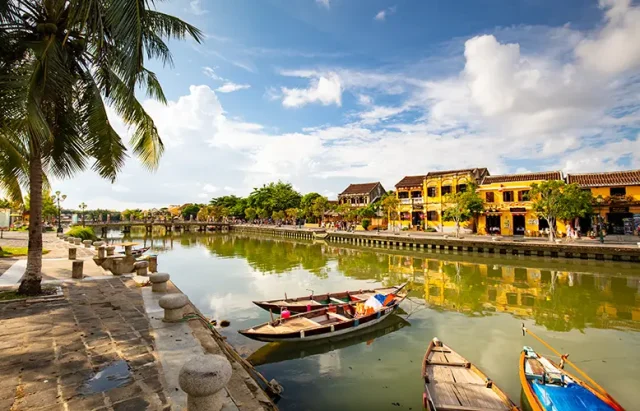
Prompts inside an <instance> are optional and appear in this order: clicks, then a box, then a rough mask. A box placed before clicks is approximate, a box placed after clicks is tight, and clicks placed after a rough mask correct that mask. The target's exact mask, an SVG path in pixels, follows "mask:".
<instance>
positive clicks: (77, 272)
mask: <svg viewBox="0 0 640 411" xmlns="http://www.w3.org/2000/svg"><path fill="white" fill-rule="evenodd" d="M83 265H84V261H82V260H75V261H73V262H72V266H71V278H75V279H78V280H82V277H83V274H82V267H83Z"/></svg>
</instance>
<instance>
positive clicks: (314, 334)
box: [238, 304, 398, 342]
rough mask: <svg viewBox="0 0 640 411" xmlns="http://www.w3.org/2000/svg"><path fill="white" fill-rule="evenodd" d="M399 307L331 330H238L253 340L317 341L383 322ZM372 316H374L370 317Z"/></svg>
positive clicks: (324, 328)
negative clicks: (278, 331) (292, 331)
mask: <svg viewBox="0 0 640 411" xmlns="http://www.w3.org/2000/svg"><path fill="white" fill-rule="evenodd" d="M397 309H398V304H396V305H393V306H391V307H388V308H385V309H384V310H381V311H379V313H380V316H379V317H378V316H377V315H376V314H372V315H371V316H367V317H362V318H361V319H359V320H358V324H357V325H352V323H354V322H353V321H351V322H349V323H344V325H345V326H344V327H343V325H342V324H341V325H339V326H337V327H335V328H337V329H334V330H333V331H332V330H331V327H330V326H325V327H321V328H318V329H313V330H309V331H306V332H296V333H288V334H270V333H256V332H249V331H247V330H243V331H238V332H239V333H240V334H242V335H244V336H245V337H248V338H251V339H253V340H258V341H264V342H278V341H287V342H301V341H317V340H322V339H330V338H333V337H338V336H341V335H344V334H349V333H353V332H356V331H359V330H362V329H365V328H368V327H371V326H374V325H376V324H379V323H380V322H382V321H383V320H384V319H385V318H387V317H388V316H389V315H391V313H393V312H395V311H396V310H397ZM368 317H372V318H368Z"/></svg>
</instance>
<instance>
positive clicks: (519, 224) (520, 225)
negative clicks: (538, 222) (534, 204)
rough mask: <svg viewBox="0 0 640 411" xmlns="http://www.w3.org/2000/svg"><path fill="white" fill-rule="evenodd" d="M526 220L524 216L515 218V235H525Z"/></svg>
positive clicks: (515, 216)
mask: <svg viewBox="0 0 640 411" xmlns="http://www.w3.org/2000/svg"><path fill="white" fill-rule="evenodd" d="M524 228H525V220H524V216H523V215H514V216H513V235H524Z"/></svg>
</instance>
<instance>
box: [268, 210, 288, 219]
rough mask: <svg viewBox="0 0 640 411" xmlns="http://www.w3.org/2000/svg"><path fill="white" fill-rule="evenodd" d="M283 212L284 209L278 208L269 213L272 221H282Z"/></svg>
mask: <svg viewBox="0 0 640 411" xmlns="http://www.w3.org/2000/svg"><path fill="white" fill-rule="evenodd" d="M284 217H285V214H284V211H282V210H280V211H274V212H273V214H271V218H273V220H274V221H278V220H279V221H282V220H284Z"/></svg>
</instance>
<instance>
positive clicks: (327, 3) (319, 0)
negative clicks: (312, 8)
mask: <svg viewBox="0 0 640 411" xmlns="http://www.w3.org/2000/svg"><path fill="white" fill-rule="evenodd" d="M316 4H318V5H320V6H322V7H324V8H326V9H330V8H331V0H316Z"/></svg>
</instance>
